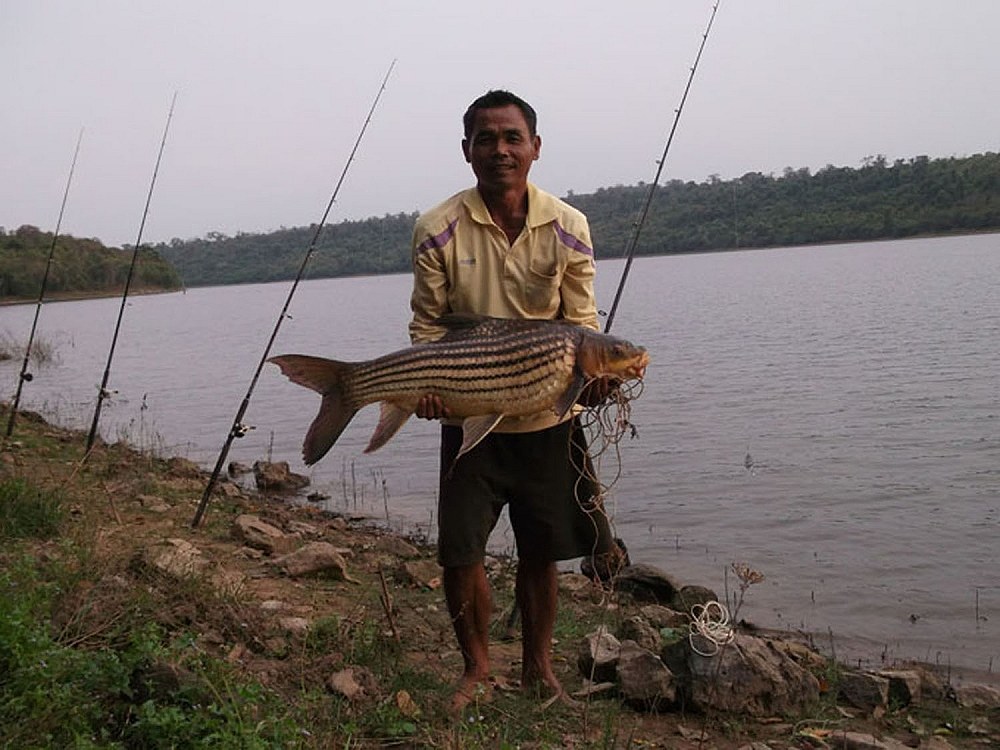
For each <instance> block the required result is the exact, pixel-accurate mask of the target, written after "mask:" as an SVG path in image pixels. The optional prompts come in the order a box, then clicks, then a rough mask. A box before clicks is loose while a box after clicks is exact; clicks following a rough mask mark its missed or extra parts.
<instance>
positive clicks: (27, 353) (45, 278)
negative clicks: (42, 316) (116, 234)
mask: <svg viewBox="0 0 1000 750" xmlns="http://www.w3.org/2000/svg"><path fill="white" fill-rule="evenodd" d="M82 141H83V128H80V135H79V136H78V137H77V139H76V150H75V151H74V152H73V163H72V164H70V167H69V177H67V178H66V189H65V190H64V191H63V197H62V205H60V206H59V218H58V220H56V231H55V233H53V235H52V245H51V247H49V257H48V259H47V260H46V261H45V272H44V273H43V274H42V285H41V287H39V289H38V303H37V304H36V305H35V317H34V319H33V320H32V321H31V332H30V333H29V334H28V345H27V346H26V347H25V349H24V362H22V363H21V373H20V374H19V375H18V376H17V392H16V393H15V394H14V402H13V403H12V404H11V407H10V416H9V417H7V437H10V436H11V434H12V433H13V432H14V422H15V420H16V419H17V407H18V404H20V403H21V388H23V387H24V384H25V383H28V382H30V381H31V380H32V378H33V377H34V376H33V375H32V374H31V373H30V372H28V360H29V359H30V358H31V345H32V344H33V343H34V341H35V329H36V328H37V327H38V315H39V313H40V312H41V311H42V301H43V300H44V299H45V288H46V286H48V283H49V269H51V268H52V258H53V256H54V255H55V252H56V240H57V239H59V228H60V227H62V220H63V212H65V210H66V199H67V198H68V197H69V186H70V185H71V184H72V183H73V172H74V171H75V170H76V159H77V157H78V156H79V155H80V143H81V142H82Z"/></svg>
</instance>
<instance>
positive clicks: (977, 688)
mask: <svg viewBox="0 0 1000 750" xmlns="http://www.w3.org/2000/svg"><path fill="white" fill-rule="evenodd" d="M955 700H957V701H958V705H960V706H962V707H963V708H1000V690H997V689H996V688H994V687H990V686H989V685H961V686H960V687H957V688H955Z"/></svg>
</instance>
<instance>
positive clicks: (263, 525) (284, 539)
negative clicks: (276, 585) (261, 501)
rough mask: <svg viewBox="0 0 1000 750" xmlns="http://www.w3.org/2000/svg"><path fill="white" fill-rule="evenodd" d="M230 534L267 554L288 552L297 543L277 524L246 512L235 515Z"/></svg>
mask: <svg viewBox="0 0 1000 750" xmlns="http://www.w3.org/2000/svg"><path fill="white" fill-rule="evenodd" d="M232 535H233V537H234V538H235V539H238V540H239V541H241V542H243V544H245V545H247V546H248V547H253V548H255V549H259V550H263V551H264V552H266V553H267V554H269V555H276V554H277V555H280V554H283V553H285V552H290V551H291V550H293V549H294V548H295V545H296V544H297V543H298V541H297V540H296V538H295V537H290V536H288V535H286V534H285V532H283V531H282V530H281V529H279V528H278V527H277V526H272V525H271V524H269V523H267V522H266V521H262V520H261V519H260V518H258V517H257V516H254V515H250V514H248V513H244V514H243V515H240V516H237V517H236V520H235V521H234V522H233V528H232Z"/></svg>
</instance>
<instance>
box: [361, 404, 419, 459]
mask: <svg viewBox="0 0 1000 750" xmlns="http://www.w3.org/2000/svg"><path fill="white" fill-rule="evenodd" d="M381 409H382V413H381V414H380V415H379V419H378V425H377V426H376V427H375V432H373V433H372V438H371V440H369V441H368V447H367V448H365V453H371V452H372V451H377V450H378V449H379V448H381V447H382V446H383V445H385V444H386V443H388V442H389V440H390V438H392V436H393V435H395V434H396V433H397V432H398V431H399V428H400V427H402V426H403V425H404V424H406V420H407V419H409V418H410V415H411V414H413V412H412V411H411V410H407V409H404V408H402V407H400V406H396V404H393V403H390V402H389V401H383V402H382V403H381Z"/></svg>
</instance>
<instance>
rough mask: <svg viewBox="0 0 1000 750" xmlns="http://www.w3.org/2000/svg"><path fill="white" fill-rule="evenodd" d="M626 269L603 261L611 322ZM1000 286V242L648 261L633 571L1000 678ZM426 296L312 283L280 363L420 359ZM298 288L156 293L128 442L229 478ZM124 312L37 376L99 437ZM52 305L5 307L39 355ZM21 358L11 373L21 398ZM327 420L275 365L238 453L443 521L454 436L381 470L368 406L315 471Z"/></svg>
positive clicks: (626, 508)
mask: <svg viewBox="0 0 1000 750" xmlns="http://www.w3.org/2000/svg"><path fill="white" fill-rule="evenodd" d="M620 270H621V264H620V262H617V261H616V262H610V261H608V262H601V263H599V267H598V275H599V285H598V298H599V304H600V305H601V306H604V307H607V306H608V305H609V304H610V301H611V298H612V295H613V293H614V288H615V285H616V284H617V280H618V275H619V273H620ZM997 279H1000V235H985V236H976V237H961V238H946V239H933V240H911V241H904V242H885V243H870V244H854V245H837V246H828V247H823V248H791V249H776V250H760V251H746V252H739V253H726V254H712V255H695V256H688V257H661V258H642V259H639V260H637V261H636V263H635V264H634V266H633V269H632V275H631V278H630V280H629V286H628V288H627V291H626V295H625V298H624V301H623V304H622V307H621V308H620V309H619V313H618V316H617V319H616V321H615V332H616V333H619V334H621V335H623V336H627V337H629V338H631V339H633V340H635V341H637V342H640V343H642V344H644V345H646V346H647V348H648V349H649V350H650V353H651V356H652V365H651V366H650V368H649V371H648V374H647V381H646V386H645V389H644V392H643V394H642V396H641V397H640V398H639V399H638V400H636V401H635V402H634V403H633V404H632V407H633V411H632V419H633V421H634V422H635V424H636V426H637V427H638V437H637V438H636V439H634V440H627V441H626V442H625V444H624V445H623V450H622V459H621V460H622V467H621V468H622V472H623V474H622V476H621V478H620V479H619V480H618V481H617V482H616V483H615V485H614V487H613V493H612V509H613V513H614V522H615V525H616V527H617V531H618V533H619V535H621V536H622V537H624V539H625V540H626V542H627V543H628V545H629V549H630V551H631V552H632V557H633V560H634V561H637V562H639V561H641V562H647V563H651V564H654V565H658V566H660V567H662V568H664V569H666V570H668V571H670V572H671V573H673V574H674V575H675V576H677V577H678V578H680V579H681V580H682V581H684V582H691V583H700V584H704V585H708V586H711V587H713V588H715V589H716V590H717V591H719V592H720V594H721V593H722V590H723V587H724V584H725V578H724V575H725V571H726V569H727V568H728V567H729V565H730V564H731V563H732V562H736V561H739V562H745V563H747V564H749V565H750V566H751V567H753V568H755V569H757V570H759V571H760V572H762V573H764V575H765V576H766V579H765V581H764V582H763V583H761V584H758V585H756V586H753V587H752V588H751V589H750V590H749V591H748V592H747V597H746V602H745V604H744V605H743V608H742V609H741V611H740V616H742V617H745V618H747V619H749V620H752V621H754V622H756V623H758V624H760V625H766V626H777V627H788V628H793V629H803V630H806V631H810V632H813V633H816V634H818V635H817V638H818V640H819V641H820V642H822V644H823V645H825V644H828V643H829V639H830V633H832V634H833V638H834V639H835V643H836V647H837V650H838V654H845V653H849V654H853V655H855V656H857V658H862V659H867V660H871V661H874V662H876V663H877V662H878V661H879V659H880V658H881V657H882V655H883V653H884V654H885V656H886V657H887V658H888V659H890V660H891V659H895V658H920V659H926V660H929V661H932V662H933V661H938V662H941V663H947V662H950V663H951V664H952V665H954V666H964V667H969V668H973V669H981V670H987V669H992V670H993V671H994V672H996V671H1000V565H998V563H1000V543H998V541H997V540H998V538H1000V355H998V351H1000V293H998V292H997ZM409 286H410V279H409V277H408V276H406V275H401V276H383V277H367V278H356V279H339V280H322V281H312V282H306V283H304V284H302V285H301V286H300V288H299V290H298V292H297V293H296V296H295V299H294V302H293V304H292V307H291V310H290V313H291V318H290V319H288V320H286V321H285V323H284V324H283V325H282V328H281V332H280V334H279V337H278V341H277V343H276V345H275V347H274V349H273V352H272V353H274V354H278V353H291V352H301V353H309V354H319V355H326V356H331V357H338V358H343V359H361V358H366V357H370V356H374V355H376V354H381V353H385V352H387V351H389V350H391V349H395V348H399V347H402V346H405V345H406V344H407V339H406V323H407V320H408V317H409V310H408V295H409ZM288 289H289V285H288V284H287V283H281V284H266V285H252V286H241V287H221V288H211V289H196V290H191V291H189V292H187V293H186V294H180V293H178V294H171V295H161V296H151V297H134V298H132V299H131V300H130V303H129V306H128V307H127V309H126V312H125V318H124V322H123V326H122V331H121V334H120V338H119V342H118V349H117V353H116V355H115V361H114V364H113V367H112V371H111V379H110V381H109V385H110V387H111V388H113V389H115V390H116V391H117V393H116V394H115V396H114V397H113V399H112V400H111V401H110V402H109V403H107V404H106V406H105V409H104V414H103V417H102V432H103V434H104V436H105V437H106V438H107V439H111V440H114V439H118V438H122V437H124V438H126V439H128V440H130V441H131V442H133V443H135V444H140V445H143V446H144V447H155V448H156V449H157V450H161V451H165V452H169V453H171V454H179V455H186V456H188V457H190V458H192V459H194V460H197V461H199V462H201V463H203V464H205V465H206V466H207V467H209V468H210V467H211V466H212V465H213V464H214V463H215V459H216V457H217V456H218V453H219V451H220V449H221V448H222V444H223V442H224V440H225V437H226V434H227V433H228V430H229V427H230V425H231V423H232V420H233V417H234V415H235V413H236V410H237V408H238V406H239V404H240V401H241V400H242V398H243V396H244V395H245V393H246V390H247V387H248V386H249V383H250V378H251V376H252V374H253V371H254V368H255V367H256V365H257V363H258V361H259V359H260V357H261V354H262V353H263V347H264V345H265V342H266V340H267V337H268V336H269V335H270V332H271V330H272V328H273V327H274V322H275V318H276V316H277V313H278V311H279V310H280V309H281V306H282V304H283V302H284V299H285V297H286V296H287V294H288ZM119 304H120V302H119V300H89V301H83V302H66V303H53V304H48V305H46V306H45V307H44V308H43V310H42V313H41V318H40V323H39V333H38V336H39V338H40V340H41V341H43V342H46V343H49V344H52V345H53V346H54V347H55V348H56V350H57V354H58V361H57V362H55V363H54V364H52V365H48V366H45V367H42V368H35V374H36V379H35V381H34V382H32V383H30V384H28V385H27V386H26V387H25V389H24V394H23V396H22V405H23V407H24V408H30V409H34V410H38V411H41V412H43V413H45V414H47V415H48V416H50V417H53V418H55V419H56V420H57V421H59V422H61V423H63V424H66V425H69V426H78V427H83V428H86V427H88V426H89V424H90V419H91V417H92V414H93V405H94V398H95V395H96V390H97V384H98V383H99V382H100V380H101V376H102V373H103V370H104V365H105V361H106V358H107V349H108V346H109V345H110V340H111V334H112V331H113V327H114V321H115V317H116V315H117V312H118V306H119ZM33 312H34V307H33V306H21V307H15V308H10V307H8V308H3V309H0V333H4V332H6V334H7V335H9V336H13V337H14V338H16V339H18V340H23V339H24V338H26V336H27V331H28V329H29V327H30V320H31V316H32V314H33ZM19 364H20V362H19V360H18V361H14V362H7V363H2V364H0V377H2V378H3V382H6V383H7V384H8V385H7V387H8V388H9V390H10V394H11V395H13V391H14V388H15V386H16V375H17V372H18V369H19ZM317 406H318V399H317V398H316V396H315V394H313V393H311V392H309V391H306V390H305V389H302V388H299V387H297V386H294V385H291V384H290V383H288V382H287V381H285V380H284V379H283V378H282V377H281V376H280V375H279V374H278V372H277V368H274V367H272V366H270V365H268V366H267V367H265V369H264V372H263V374H262V376H261V378H260V381H259V383H258V385H257V388H256V389H255V391H254V396H253V400H252V401H251V406H250V408H249V410H248V412H247V415H246V420H245V421H246V422H247V423H248V424H251V425H254V426H255V428H256V429H254V430H253V431H252V432H250V433H249V435H248V436H247V437H246V438H244V439H242V440H238V441H236V442H235V443H234V445H233V450H232V452H231V454H230V459H231V460H240V461H243V462H246V463H252V462H253V461H254V460H256V459H259V458H265V457H267V456H269V455H270V456H271V457H272V458H273V459H274V460H279V459H287V460H289V461H291V462H292V465H293V469H294V470H298V471H301V472H303V473H306V474H308V475H310V476H311V477H312V480H313V489H316V490H320V491H323V492H326V493H327V494H329V495H330V496H331V500H330V501H329V505H330V506H331V507H333V508H337V509H341V508H344V507H345V505H346V507H348V508H349V509H354V508H358V509H359V510H363V511H365V512H368V513H370V514H372V515H376V516H378V517H384V512H385V510H384V509H385V507H386V506H388V510H389V513H390V522H391V523H392V524H393V525H397V526H406V527H410V528H412V527H427V526H428V525H430V524H431V522H432V518H433V515H432V514H433V508H434V504H435V486H436V478H435V477H436V461H437V440H436V436H437V429H436V426H435V425H433V424H430V423H427V422H423V421H422V420H413V421H412V422H411V423H409V424H407V425H406V427H404V429H403V430H402V431H401V433H400V434H399V435H397V436H396V437H395V438H394V439H393V440H392V441H391V442H390V443H389V444H388V445H387V446H386V447H385V448H383V449H382V450H380V451H379V452H378V453H376V454H374V455H373V456H364V455H362V453H361V450H362V449H363V447H364V445H365V444H366V443H367V440H368V437H369V435H370V433H371V431H372V430H373V428H374V425H375V422H376V421H377V413H378V412H377V409H376V408H375V407H369V408H368V409H365V410H364V411H362V412H361V413H360V414H359V415H358V417H356V418H355V421H354V422H353V423H352V424H351V426H350V427H349V428H348V429H347V431H346V432H345V434H344V436H343V437H342V438H341V440H340V441H339V442H338V444H337V445H336V446H335V448H334V450H333V451H331V453H330V454H329V455H328V456H327V457H326V458H325V459H323V461H321V462H320V464H319V465H318V466H316V467H314V468H313V469H306V468H305V467H303V466H302V465H301V464H300V463H299V462H298V454H299V445H300V443H301V440H302V437H303V435H304V433H305V428H306V427H307V426H308V424H309V422H310V421H311V420H312V417H313V416H314V414H315V411H316V408H317ZM747 454H749V455H750V458H751V461H750V462H749V464H750V465H749V468H748V467H747V463H748V462H747V461H746V458H747ZM603 471H604V472H605V479H608V478H609V475H611V474H612V473H613V472H614V471H615V466H613V465H611V464H609V463H608V462H605V464H604V466H603ZM496 543H497V545H498V546H501V547H503V546H509V545H510V540H509V537H508V536H504V535H503V534H500V535H499V536H498V537H497V539H496ZM731 579H732V576H730V586H731V585H732V580H731ZM977 601H978V612H977ZM977 614H978V620H977Z"/></svg>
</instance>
